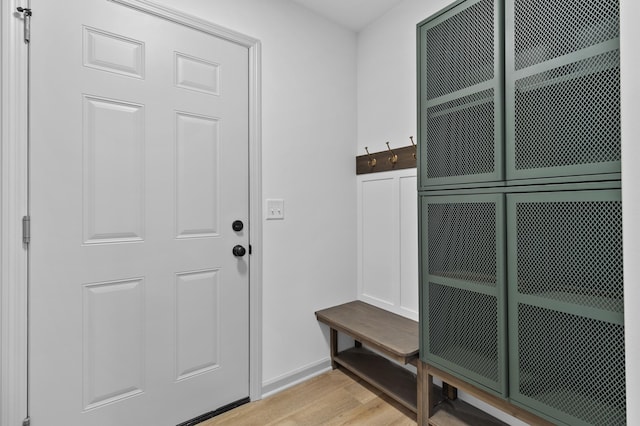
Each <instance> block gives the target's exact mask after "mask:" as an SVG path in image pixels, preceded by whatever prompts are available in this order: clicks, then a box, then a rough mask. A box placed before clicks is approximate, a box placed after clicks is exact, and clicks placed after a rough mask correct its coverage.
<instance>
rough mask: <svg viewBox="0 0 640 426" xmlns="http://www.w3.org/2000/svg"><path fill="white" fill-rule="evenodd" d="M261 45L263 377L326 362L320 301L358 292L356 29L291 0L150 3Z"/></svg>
mask: <svg viewBox="0 0 640 426" xmlns="http://www.w3.org/2000/svg"><path fill="white" fill-rule="evenodd" d="M157 2H158V3H162V4H165V5H167V6H170V7H173V8H176V9H179V10H180V11H182V12H184V13H188V14H192V15H195V16H198V17H199V18H201V19H206V20H209V21H211V22H213V23H216V24H218V25H222V26H225V27H227V28H230V29H232V30H235V31H238V32H241V33H244V34H246V35H249V36H252V37H255V38H257V39H259V40H261V42H262V88H263V89H262V123H263V125H262V156H263V166H262V170H263V176H262V177H263V196H264V197H263V198H264V199H267V198H283V199H284V201H285V219H284V220H283V221H265V222H264V225H263V226H264V234H263V244H264V247H263V249H264V250H263V255H264V258H263V262H264V276H263V330H264V333H263V384H265V385H266V387H265V390H267V391H268V390H270V389H273V388H277V386H278V385H279V384H285V383H286V382H287V380H288V378H290V377H291V375H292V374H296V373H298V374H304V373H305V372H307V371H311V370H313V369H314V368H316V367H319V366H326V365H328V363H327V360H328V356H329V350H328V346H327V339H328V335H327V332H326V330H325V329H324V328H322V327H320V326H319V325H318V323H317V321H316V319H315V316H314V312H315V311H316V310H318V309H320V308H325V307H329V306H332V305H335V304H338V303H342V302H346V301H348V300H353V299H354V298H355V296H356V284H355V283H356V266H355V265H356V226H355V225H356V182H355V170H354V156H355V139H356V36H355V34H354V33H353V32H351V31H348V30H346V29H343V28H341V27H339V26H337V25H336V24H333V23H330V22H329V21H326V20H324V19H323V18H320V17H319V16H317V15H315V14H313V13H311V12H309V11H308V10H306V9H304V8H302V7H300V6H297V5H296V4H295V3H292V2H290V1H289V0H269V1H264V0H157Z"/></svg>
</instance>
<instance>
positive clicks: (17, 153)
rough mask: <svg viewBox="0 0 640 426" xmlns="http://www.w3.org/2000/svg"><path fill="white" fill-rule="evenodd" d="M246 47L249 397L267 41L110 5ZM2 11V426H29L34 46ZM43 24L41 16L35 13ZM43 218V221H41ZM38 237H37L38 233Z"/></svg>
mask: <svg viewBox="0 0 640 426" xmlns="http://www.w3.org/2000/svg"><path fill="white" fill-rule="evenodd" d="M105 1H112V2H114V3H118V4H121V5H123V6H126V7H130V8H133V9H137V10H140V11H142V12H144V13H147V14H151V15H154V16H156V17H159V18H162V19H166V20H169V21H172V22H175V23H177V24H180V25H184V26H187V27H189V28H192V29H195V30H197V31H202V32H204V33H207V34H210V35H213V36H215V37H218V38H222V39H225V40H228V41H230V42H233V43H236V44H239V45H241V46H244V47H246V48H247V49H248V52H249V220H250V230H249V232H250V236H249V238H250V240H249V243H250V244H251V247H252V254H251V258H250V259H251V267H250V270H249V316H250V318H249V364H250V365H249V397H250V398H251V400H257V399H260V398H261V396H262V208H261V206H262V141H261V118H262V110H261V104H262V102H261V44H260V41H259V40H257V39H254V38H252V37H248V36H246V35H244V34H240V33H238V32H235V31H232V30H229V29H227V28H224V27H221V26H218V25H215V24H212V23H210V22H208V21H205V20H202V19H199V18H197V17H194V16H191V15H187V14H184V13H182V12H179V11H177V10H175V9H171V8H167V7H164V6H160V5H157V4H155V3H153V2H151V1H149V0H105ZM28 3H29V0H3V1H2V4H1V6H0V35H1V36H2V38H1V40H2V44H1V45H0V67H1V71H0V72H1V79H0V80H1V85H0V98H1V103H0V129H1V130H0V132H1V133H0V142H1V145H0V170H1V174H0V236H1V238H0V313H1V314H0V373H1V376H2V382H1V384H0V426H16V425H20V424H22V421H23V420H24V419H25V417H26V415H27V412H28V398H27V389H28V386H27V383H28V369H27V360H28V345H27V337H28V330H27V315H28V304H27V280H26V278H27V275H26V270H27V256H26V251H25V248H24V246H23V244H22V217H23V216H24V215H25V214H26V201H27V166H26V165H27V152H26V141H27V131H26V128H27V108H26V107H27V103H26V97H27V96H26V94H27V81H26V75H27V74H26V64H27V49H26V45H25V44H24V41H23V25H22V19H21V16H20V15H19V14H17V13H16V7H18V6H22V7H28ZM32 22H33V25H38V11H37V10H34V11H33V20H32ZM33 219H34V220H37V218H33ZM33 237H34V239H36V240H37V235H34V236H33Z"/></svg>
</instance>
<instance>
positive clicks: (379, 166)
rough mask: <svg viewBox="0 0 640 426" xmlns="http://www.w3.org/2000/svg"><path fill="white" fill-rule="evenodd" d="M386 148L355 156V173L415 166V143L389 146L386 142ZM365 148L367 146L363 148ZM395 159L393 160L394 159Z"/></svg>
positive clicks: (361, 173)
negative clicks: (395, 146)
mask: <svg viewBox="0 0 640 426" xmlns="http://www.w3.org/2000/svg"><path fill="white" fill-rule="evenodd" d="M387 148H388V149H387V150H386V151H379V152H372V153H369V152H368V150H367V154H364V155H359V156H357V157H356V174H357V175H363V174H367V173H376V172H388V171H390V170H400V169H412V168H415V167H416V147H415V145H409V146H403V147H402V148H393V149H392V148H390V147H389V142H387ZM365 149H367V148H365ZM394 160H395V161H394Z"/></svg>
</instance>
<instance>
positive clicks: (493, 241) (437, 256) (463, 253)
mask: <svg viewBox="0 0 640 426" xmlns="http://www.w3.org/2000/svg"><path fill="white" fill-rule="evenodd" d="M420 206H421V207H420V208H421V210H422V214H421V217H422V222H421V224H420V226H421V229H422V242H421V246H422V263H421V265H420V267H421V268H422V276H423V277H424V278H423V280H422V284H421V285H422V286H423V287H422V289H421V291H422V295H423V299H422V306H421V309H422V312H423V319H424V325H423V328H422V330H423V332H422V336H421V338H422V340H421V342H422V350H421V351H420V353H421V356H422V359H423V361H425V362H429V363H431V364H433V365H436V366H438V367H440V368H441V369H443V370H445V371H448V372H451V373H452V374H457V375H460V376H462V377H464V379H465V380H467V381H469V382H470V383H474V384H475V385H476V386H478V387H480V388H482V389H485V390H487V391H490V392H492V393H494V394H497V395H501V396H506V385H507V382H506V373H507V358H506V340H505V338H506V309H505V308H506V294H505V268H504V195H502V194H480V195H455V196H442V197H437V196H435V197H434V196H426V197H422V198H421V203H420Z"/></svg>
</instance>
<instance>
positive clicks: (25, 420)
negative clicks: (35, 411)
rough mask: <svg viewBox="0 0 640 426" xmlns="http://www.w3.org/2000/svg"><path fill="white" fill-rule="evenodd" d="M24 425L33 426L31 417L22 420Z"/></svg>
mask: <svg viewBox="0 0 640 426" xmlns="http://www.w3.org/2000/svg"><path fill="white" fill-rule="evenodd" d="M22 426H31V417H27V418H26V419H24V420H23V421H22Z"/></svg>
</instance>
